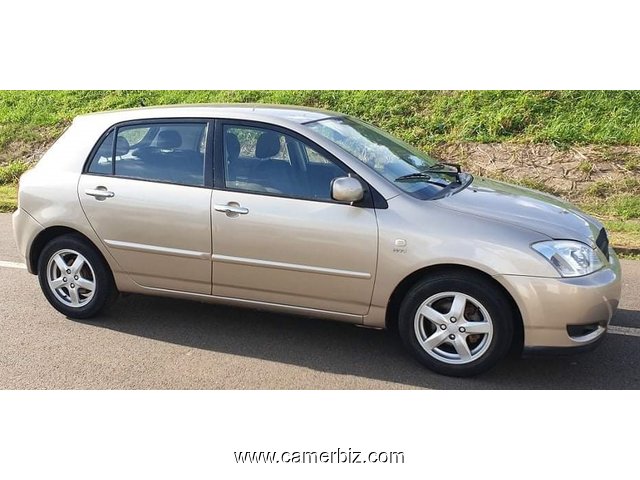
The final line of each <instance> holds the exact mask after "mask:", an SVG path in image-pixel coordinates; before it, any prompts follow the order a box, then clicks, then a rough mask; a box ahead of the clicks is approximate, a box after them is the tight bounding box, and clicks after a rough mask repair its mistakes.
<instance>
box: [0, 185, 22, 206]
mask: <svg viewBox="0 0 640 480" xmlns="http://www.w3.org/2000/svg"><path fill="white" fill-rule="evenodd" d="M17 202H18V186H17V185H15V184H12V185H0V212H13V211H14V210H15V209H16V207H17Z"/></svg>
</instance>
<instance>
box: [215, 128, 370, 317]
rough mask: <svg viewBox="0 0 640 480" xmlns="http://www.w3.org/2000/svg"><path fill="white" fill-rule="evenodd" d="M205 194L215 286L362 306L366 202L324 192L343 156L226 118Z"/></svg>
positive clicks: (317, 303) (341, 170) (322, 305)
mask: <svg viewBox="0 0 640 480" xmlns="http://www.w3.org/2000/svg"><path fill="white" fill-rule="evenodd" d="M221 128H222V129H223V130H222V135H221V136H222V137H223V143H224V149H223V150H224V153H223V156H224V162H223V168H222V170H223V171H224V184H223V185H219V184H218V185H217V187H218V186H219V187H220V188H215V189H214V191H213V197H212V209H211V215H212V225H213V260H214V261H213V294H214V295H216V296H222V297H233V298H241V299H246V300H252V301H258V302H266V303H276V304H283V305H291V306H297V307H305V308H313V309H319V310H326V311H332V312H341V313H348V314H354V315H364V314H366V313H367V312H368V310H369V305H370V302H371V294H372V291H373V284H374V280H375V273H376V259H377V249H378V227H377V221H376V214H375V210H374V209H373V208H364V207H361V206H351V205H345V204H340V203H337V202H335V201H333V200H332V199H331V195H330V185H331V181H332V179H333V178H336V177H342V176H345V175H347V174H348V173H349V172H348V170H347V169H346V167H344V166H343V165H342V164H340V163H339V162H337V161H336V160H335V159H333V158H330V157H329V156H328V154H326V153H325V154H322V153H320V152H319V151H318V149H316V148H312V147H310V146H309V145H308V144H307V143H306V142H303V141H302V140H301V139H300V138H299V137H297V136H295V137H294V136H293V135H290V134H287V133H284V132H283V131H280V130H274V129H271V128H265V127H260V126H251V125H248V124H233V123H224V124H223V125H222V126H221Z"/></svg>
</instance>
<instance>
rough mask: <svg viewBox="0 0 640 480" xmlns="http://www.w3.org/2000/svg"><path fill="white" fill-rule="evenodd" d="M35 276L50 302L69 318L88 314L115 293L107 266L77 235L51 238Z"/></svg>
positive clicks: (90, 246)
mask: <svg viewBox="0 0 640 480" xmlns="http://www.w3.org/2000/svg"><path fill="white" fill-rule="evenodd" d="M38 279H39V281H40V287H41V288H42V291H43V293H44V295H45V297H46V298H47V300H48V301H49V303H50V304H51V305H52V306H53V307H54V308H55V309H56V310H58V311H59V312H60V313H63V314H64V315H66V316H67V317H70V318H78V319H85V318H91V317H93V316H95V315H97V314H98V313H99V312H100V311H101V310H102V309H103V308H105V307H106V306H107V305H108V304H110V303H111V302H112V301H113V300H114V298H115V296H116V295H117V290H116V288H115V284H114V281H113V276H112V274H111V270H110V269H109V266H108V265H107V264H106V262H105V261H104V259H103V258H102V256H101V255H100V254H99V253H98V252H97V251H96V249H95V248H94V247H93V246H92V245H90V244H88V242H86V241H85V240H84V239H83V238H82V237H79V236H77V235H63V236H61V237H57V238H54V239H53V240H51V241H50V242H49V243H48V244H47V245H46V246H45V247H44V249H43V250H42V253H41V254H40V258H39V260H38Z"/></svg>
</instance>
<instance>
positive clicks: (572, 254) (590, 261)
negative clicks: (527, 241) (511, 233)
mask: <svg viewBox="0 0 640 480" xmlns="http://www.w3.org/2000/svg"><path fill="white" fill-rule="evenodd" d="M531 248H533V249H534V250H535V251H536V252H538V253H540V254H541V255H542V256H543V257H544V258H546V259H547V260H549V262H550V263H551V265H553V266H554V267H556V270H558V272H560V275H562V276H563V277H580V276H582V275H588V274H589V273H593V272H595V271H597V270H600V269H601V268H602V267H604V263H605V261H604V258H603V257H602V255H601V254H600V250H599V249H597V248H591V247H590V246H588V245H585V244H584V243H581V242H575V241H571V240H551V241H548V242H539V243H534V244H533V245H531Z"/></svg>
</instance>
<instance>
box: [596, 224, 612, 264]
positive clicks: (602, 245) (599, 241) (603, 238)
mask: <svg viewBox="0 0 640 480" xmlns="http://www.w3.org/2000/svg"><path fill="white" fill-rule="evenodd" d="M596 245H597V246H598V248H599V249H600V251H601V252H602V253H604V256H605V257H607V260H609V238H608V237H607V231H606V230H605V229H604V228H603V229H602V230H600V233H599V234H598V238H596Z"/></svg>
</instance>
